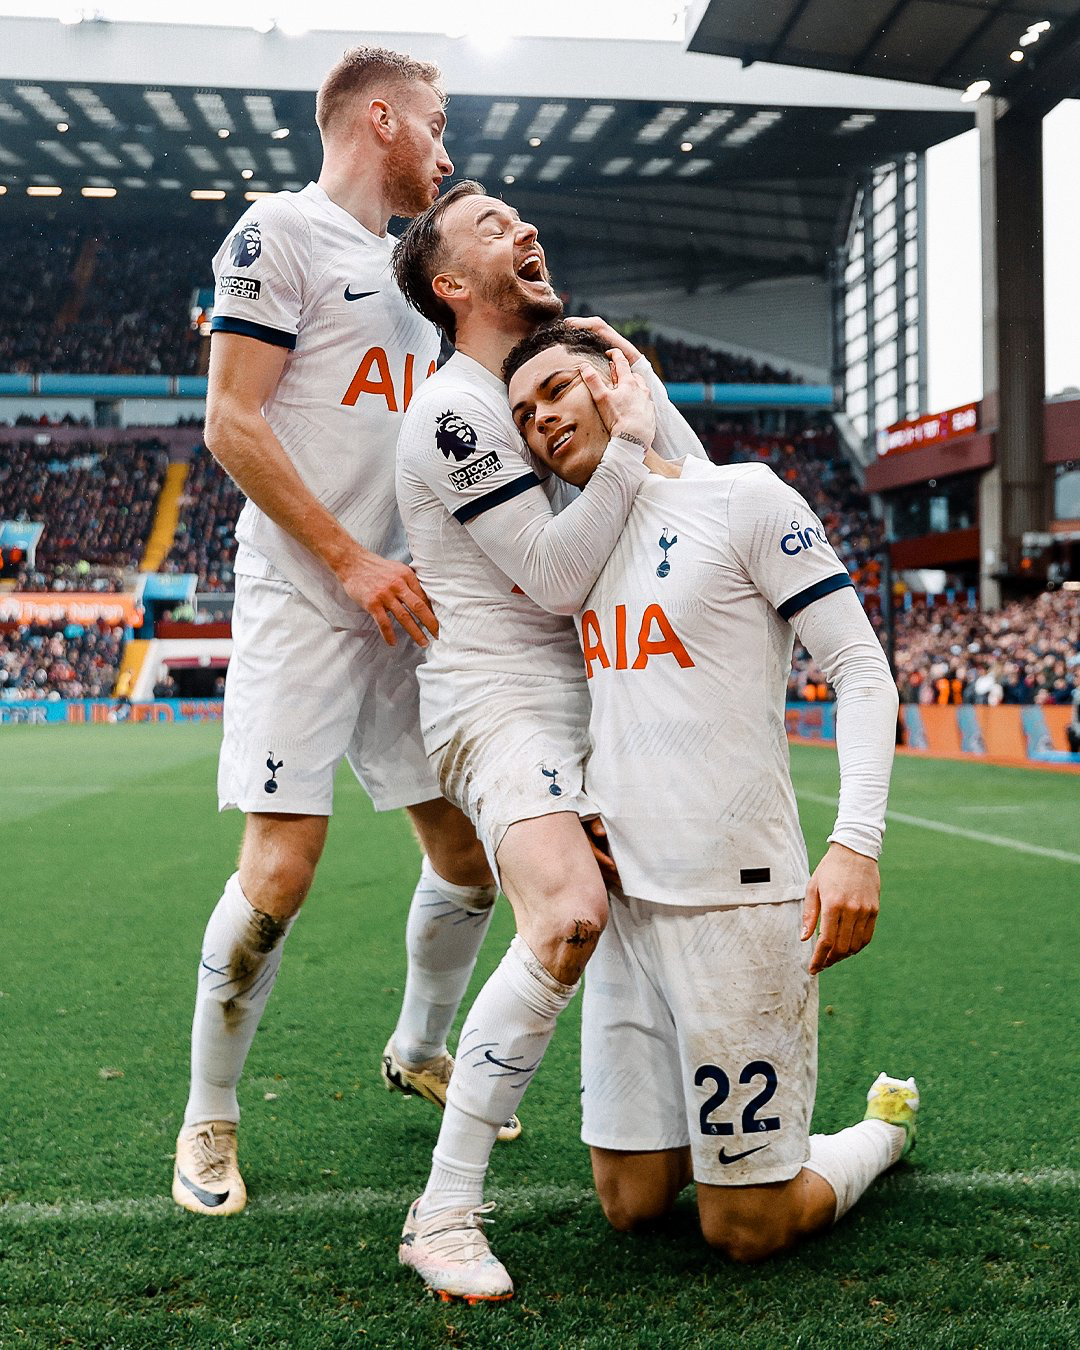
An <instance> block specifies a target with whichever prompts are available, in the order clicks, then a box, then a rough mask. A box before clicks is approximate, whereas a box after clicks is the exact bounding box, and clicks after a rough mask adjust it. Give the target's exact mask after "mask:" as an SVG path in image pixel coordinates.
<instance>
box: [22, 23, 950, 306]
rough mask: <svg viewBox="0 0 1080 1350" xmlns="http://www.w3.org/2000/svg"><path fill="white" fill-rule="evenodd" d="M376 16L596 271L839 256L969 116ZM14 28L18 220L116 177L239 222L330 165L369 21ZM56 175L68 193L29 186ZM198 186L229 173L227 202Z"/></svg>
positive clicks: (703, 277)
mask: <svg viewBox="0 0 1080 1350" xmlns="http://www.w3.org/2000/svg"><path fill="white" fill-rule="evenodd" d="M365 36H366V37H368V38H369V40H372V41H380V42H384V43H385V44H386V45H389V46H398V47H399V48H407V49H411V50H413V51H416V52H417V53H418V54H420V55H424V56H430V57H432V58H434V59H436V60H437V61H439V63H440V65H441V66H442V68H443V70H444V71H445V73H446V83H447V87H448V89H449V91H450V94H451V103H450V128H449V134H448V138H447V139H448V148H449V150H450V153H451V155H452V157H453V159H454V161H455V164H456V168H457V174H458V176H463V175H465V176H471V177H478V178H480V179H482V180H483V181H484V182H486V183H487V185H488V186H489V188H490V189H492V190H497V191H501V192H503V193H504V194H505V195H506V197H507V198H508V199H509V200H511V201H512V202H513V203H514V205H515V206H517V207H518V209H519V210H520V211H521V212H522V214H523V215H525V216H527V217H528V218H531V219H533V220H534V221H535V222H536V223H537V224H538V225H539V226H540V227H541V229H542V232H543V237H544V241H545V245H546V247H547V249H548V253H549V256H550V257H551V259H552V263H553V266H554V268H555V269H556V272H557V275H558V277H559V279H560V281H561V282H562V284H564V285H566V286H568V287H570V288H571V289H573V290H574V291H575V292H577V293H578V294H579V295H582V294H584V295H587V294H588V292H589V290H590V289H591V288H594V287H595V288H598V289H603V290H604V291H606V292H608V293H610V292H611V291H612V289H616V288H618V286H619V285H620V284H621V282H623V281H625V282H626V284H627V286H628V287H631V288H633V287H640V284H641V281H642V278H643V277H648V279H649V281H650V283H654V284H656V285H663V284H665V283H668V284H670V285H672V286H675V285H678V284H682V285H689V286H691V287H692V286H694V285H696V284H701V285H704V284H706V283H721V284H736V283H738V282H742V281H746V280H750V279H756V278H764V277H776V276H785V275H791V274H793V273H801V274H807V273H809V274H813V275H817V276H823V275H824V274H825V271H826V267H827V259H828V255H829V251H830V247H831V244H832V242H833V239H834V236H835V232H836V228H837V222H838V220H839V219H840V217H841V216H842V215H843V213H844V211H845V209H846V205H847V203H848V202H849V201H850V198H851V184H852V180H853V178H854V175H855V174H856V173H858V172H859V171H860V170H862V169H864V168H866V167H869V166H871V165H873V164H876V163H880V162H883V161H885V160H887V159H890V158H894V157H896V156H897V155H900V154H903V153H905V152H909V151H920V150H923V149H925V148H926V147H927V146H929V145H931V144H934V143H936V142H938V141H941V140H944V139H947V138H948V137H950V136H953V135H956V134H958V133H959V132H960V131H963V130H966V129H967V128H968V127H969V126H971V125H972V121H973V119H972V114H971V110H970V109H968V108H964V107H963V106H962V105H961V104H960V102H959V99H958V98H957V97H956V95H955V94H945V93H944V92H942V91H934V90H918V89H913V88H911V87H907V88H903V87H900V86H897V85H895V84H888V83H886V82H883V81H880V80H868V79H853V78H846V79H845V78H843V77H838V76H836V75H827V76H822V75H820V74H817V73H814V72H809V71H783V70H779V69H776V68H772V69H766V68H760V70H759V71H757V72H753V73H751V72H746V71H743V70H741V69H740V67H739V65H738V63H737V62H734V61H730V60H723V59H719V58H716V57H707V56H706V57H703V56H695V55H692V54H687V53H686V52H684V51H681V50H679V49H678V48H677V47H674V48H673V47H672V44H659V43H653V44H650V43H643V42H622V43H596V42H584V41H577V42H574V41H554V40H551V41H548V40H540V39H519V40H515V41H514V42H512V43H511V44H510V46H509V47H508V48H507V49H506V50H505V51H504V52H503V53H502V54H501V55H500V56H499V57H498V59H495V58H494V57H492V56H491V55H490V54H484V53H476V52H474V51H472V50H471V49H467V48H465V47H463V46H462V44H460V43H454V42H452V41H450V40H448V39H447V38H446V37H445V35H443V36H442V37H439V36H437V35H436V36H433V37H431V38H429V39H426V40H424V39H418V38H417V36H416V35H415V34H412V35H408V36H406V35H401V34H398V35H395V34H379V35H365ZM3 37H6V38H8V39H9V40H8V41H7V42H6V43H4V44H0V185H2V186H5V187H6V188H7V193H6V196H5V197H4V198H3V200H2V203H0V221H2V220H3V219H4V218H5V217H7V218H11V217H17V218H18V219H20V220H21V221H24V222H25V221H27V220H30V219H33V218H35V217H36V218H39V219H40V218H43V213H44V212H45V211H46V210H50V209H56V210H60V211H63V210H64V208H65V207H67V206H69V205H70V203H71V201H72V199H73V198H74V199H75V200H76V201H78V202H80V204H81V195H80V194H82V193H83V192H84V191H86V190H90V192H91V193H93V194H95V195H96V194H100V193H103V192H109V191H111V190H113V189H115V192H116V198H115V200H113V201H108V202H101V203H100V204H95V205H98V206H99V209H100V210H101V211H102V212H108V213H109V216H108V218H109V219H118V218H122V216H124V215H133V216H142V217H144V218H145V217H146V216H148V215H158V216H160V215H161V214H162V213H163V212H171V213H172V214H173V215H174V216H175V215H176V214H177V213H178V211H179V209H180V204H181V202H182V203H183V207H184V217H185V219H186V218H188V217H189V216H190V214H191V212H192V211H193V210H206V212H207V214H206V216H205V219H206V221H207V223H208V225H209V224H213V225H214V226H215V228H222V229H223V228H225V227H227V225H228V223H229V220H231V219H235V217H236V215H238V214H239V212H240V211H241V210H242V209H243V207H244V204H245V203H244V193H252V192H266V191H277V190H279V189H281V188H296V187H299V186H302V184H303V183H304V182H306V181H308V179H310V178H314V177H316V176H317V173H318V166H319V142H318V136H317V133H316V131H315V127H314V98H313V94H312V90H313V89H314V87H315V85H316V84H317V82H318V78H319V75H320V74H321V73H322V72H324V71H325V70H326V69H327V68H328V66H329V65H330V64H331V62H332V61H333V60H334V59H335V57H336V55H337V54H338V53H340V51H341V50H342V49H343V48H344V47H345V46H347V45H348V44H349V42H350V41H355V36H354V35H351V34H341V33H338V34H320V35H314V34H312V35H310V37H309V38H308V39H306V40H304V41H303V42H289V41H286V40H284V39H283V38H281V36H280V35H278V34H274V35H262V34H256V33H254V32H252V31H251V30H226V31H222V30H219V29H218V30H211V29H207V28H203V29H196V28H192V27H181V26H179V25H175V26H169V25H152V24H140V25H135V24H128V25H124V24H104V25H99V24H81V25H79V26H78V27H77V28H75V29H71V28H64V27H62V26H61V25H59V24H56V23H46V22H45V21H40V20H39V21H17V20H6V21H0V38H3ZM193 70H198V72H199V83H195V82H194V81H193V80H192V79H191V77H190V72H191V71H193ZM136 71H137V72H138V73H139V80H140V82H134V81H133V80H132V75H133V73H134V72H136ZM46 74H48V76H49V78H43V77H44V76H45V75H46ZM93 76H97V78H92V77H93ZM164 76H168V78H162V77H164ZM88 77H90V78H88ZM211 77H216V78H211ZM143 80H145V81H147V83H145V84H144V83H142V82H141V81H143ZM583 90H589V91H590V95H591V96H589V97H582V96H581V94H582V91H583ZM645 91H647V92H648V94H649V97H648V98H642V97H639V94H641V93H642V92H645ZM61 127H62V128H65V129H64V130H61V129H60V128H61ZM684 147H688V148H684ZM43 188H52V189H53V190H54V191H55V189H57V188H59V189H60V191H61V193H62V200H60V201H54V202H52V203H51V204H50V202H42V201H40V200H38V196H37V195H36V194H35V196H33V197H28V195H27V189H43ZM192 192H202V193H208V194H217V195H218V197H219V198H220V201H219V204H218V206H217V208H216V210H215V208H214V206H213V204H212V202H208V203H207V204H206V205H205V206H204V205H198V206H196V205H195V204H193V203H191V202H190V200H189V194H190V193H192ZM113 213H116V214H115V215H114V214H113ZM226 216H227V217H228V219H225V218H224V217H226Z"/></svg>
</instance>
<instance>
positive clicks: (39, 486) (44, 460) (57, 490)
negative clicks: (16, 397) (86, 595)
mask: <svg viewBox="0 0 1080 1350" xmlns="http://www.w3.org/2000/svg"><path fill="white" fill-rule="evenodd" d="M167 463H168V455H167V453H166V451H165V449H164V447H163V446H162V444H161V442H160V441H158V440H156V439H155V438H154V437H152V436H149V437H147V436H144V437H141V438H138V439H131V440H121V441H117V442H115V443H113V444H111V445H110V446H109V447H108V449H107V450H105V451H103V450H102V448H101V447H100V446H98V445H94V444H92V443H91V442H82V441H78V442H73V443H71V444H70V445H57V444H53V443H49V444H45V445H38V444H36V443H35V441H33V440H30V439H27V440H20V441H17V442H14V443H12V444H9V445H7V446H6V447H5V449H4V454H3V457H2V458H0V520H33V521H41V522H42V523H43V524H44V526H45V529H44V532H43V533H42V536H41V540H40V542H39V544H38V547H37V558H36V563H35V566H34V567H33V568H26V569H24V572H23V575H22V576H21V577H20V578H19V583H18V585H19V589H20V590H35V591H48V590H115V589H116V588H117V587H118V586H122V584H123V569H124V568H133V567H136V566H138V563H139V561H140V559H141V558H142V555H143V551H144V549H145V547H146V540H147V536H148V535H149V532H150V526H151V523H152V522H153V518H154V508H155V505H156V503H157V498H158V494H159V493H160V491H161V485H162V482H163V480H164V474H165V468H166V465H167Z"/></svg>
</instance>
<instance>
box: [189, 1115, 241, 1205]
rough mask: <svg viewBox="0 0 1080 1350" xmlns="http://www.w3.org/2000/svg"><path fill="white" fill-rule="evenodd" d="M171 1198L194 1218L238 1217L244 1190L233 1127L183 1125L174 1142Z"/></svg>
mask: <svg viewBox="0 0 1080 1350" xmlns="http://www.w3.org/2000/svg"><path fill="white" fill-rule="evenodd" d="M172 1197H173V1199H174V1200H175V1201H176V1203H177V1204H178V1205H182V1206H183V1207H184V1209H190V1210H191V1212H192V1213H193V1214H239V1213H240V1211H241V1210H242V1209H243V1208H244V1206H245V1205H246V1204H247V1187H246V1186H245V1185H244V1178H243V1177H242V1176H241V1175H240V1167H239V1165H238V1163H237V1161H236V1125H235V1124H234V1123H233V1121H231V1120H204V1121H200V1122H199V1123H198V1124H197V1125H185V1126H184V1128H183V1129H182V1130H181V1131H180V1133H179V1135H178V1136H177V1139H176V1166H175V1167H174V1168H173V1182H172Z"/></svg>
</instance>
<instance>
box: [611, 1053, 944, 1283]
mask: <svg viewBox="0 0 1080 1350" xmlns="http://www.w3.org/2000/svg"><path fill="white" fill-rule="evenodd" d="M867 1102H868V1106H867V1112H866V1117H865V1119H863V1120H861V1121H860V1122H859V1123H858V1124H857V1125H852V1126H850V1127H849V1128H848V1129H846V1130H841V1131H840V1132H839V1133H838V1134H815V1135H811V1136H810V1160H809V1162H808V1163H807V1165H806V1166H805V1167H803V1169H802V1170H801V1171H800V1172H799V1174H798V1176H796V1177H793V1178H792V1179H791V1180H790V1181H778V1182H772V1183H770V1184H767V1185H761V1186H710V1185H707V1184H706V1183H704V1182H698V1183H697V1202H698V1215H699V1217H700V1220H701V1231H702V1235H703V1236H704V1238H705V1240H706V1242H708V1243H709V1245H710V1246H712V1247H716V1248H717V1249H718V1250H720V1251H722V1252H723V1253H724V1254H725V1256H728V1257H729V1258H730V1259H731V1260H733V1261H739V1262H754V1261H763V1260H765V1259H766V1258H767V1257H770V1256H774V1255H776V1254H777V1253H778V1252H782V1251H786V1250H788V1249H789V1248H791V1247H794V1246H796V1245H797V1244H798V1243H799V1242H801V1241H802V1240H803V1239H804V1238H807V1237H809V1236H810V1235H811V1234H812V1233H817V1232H820V1231H821V1230H823V1229H826V1228H831V1227H832V1225H833V1224H834V1223H835V1222H836V1221H837V1220H838V1219H840V1218H842V1217H843V1215H844V1214H846V1213H847V1211H848V1210H849V1209H850V1208H851V1207H852V1205H854V1204H855V1202H856V1201H857V1200H858V1199H859V1197H860V1196H861V1195H862V1194H863V1193H864V1192H865V1191H866V1189H867V1188H868V1187H869V1185H870V1184H871V1182H872V1181H874V1179H875V1178H876V1177H878V1176H880V1175H881V1173H882V1172H885V1171H887V1170H888V1168H890V1167H891V1166H893V1164H894V1163H896V1162H898V1161H899V1160H900V1158H901V1157H903V1156H904V1155H905V1154H906V1153H908V1152H909V1151H910V1150H911V1148H912V1147H913V1146H914V1142H915V1125H916V1117H917V1113H918V1108H919V1093H918V1088H917V1087H916V1086H915V1081H914V1079H910V1078H909V1079H907V1080H906V1081H905V1082H901V1081H900V1080H899V1079H893V1078H889V1077H887V1076H886V1075H885V1074H881V1075H880V1076H879V1077H878V1079H877V1080H876V1081H875V1082H874V1084H873V1085H872V1086H871V1088H870V1091H869V1093H868V1094H867ZM590 1154H591V1156H592V1164H593V1177H594V1179H595V1181H596V1190H597V1194H598V1196H599V1198H600V1203H601V1206H602V1207H603V1210H604V1214H605V1216H606V1217H607V1219H608V1222H609V1223H610V1224H611V1225H612V1227H613V1228H617V1229H619V1230H620V1231H622V1232H630V1231H632V1230H633V1229H635V1228H638V1227H640V1226H642V1225H644V1224H647V1223H649V1222H651V1221H653V1220H655V1219H657V1218H660V1217H661V1216H662V1215H663V1214H666V1213H667V1212H668V1211H669V1210H670V1209H671V1207H672V1205H673V1204H674V1203H675V1198H676V1196H677V1195H678V1193H679V1191H680V1190H681V1189H682V1187H683V1186H684V1185H686V1183H687V1182H688V1181H689V1180H690V1179H691V1171H692V1169H691V1160H690V1150H689V1148H682V1149H667V1150H662V1151H657V1152H655V1153H629V1152H625V1153H624V1152H618V1151H615V1150H612V1149H600V1148H592V1149H590Z"/></svg>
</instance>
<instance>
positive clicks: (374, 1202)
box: [0, 1167, 1080, 1229]
mask: <svg viewBox="0 0 1080 1350" xmlns="http://www.w3.org/2000/svg"><path fill="white" fill-rule="evenodd" d="M889 1180H890V1181H892V1182H894V1183H895V1184H896V1186H897V1187H898V1188H899V1189H905V1190H906V1189H907V1188H909V1187H914V1188H915V1189H916V1190H920V1191H921V1190H931V1191H970V1190H984V1191H995V1190H1001V1191H1024V1190H1060V1189H1070V1188H1080V1170H1078V1169H1076V1168H1068V1167H1060V1168H1042V1169H1037V1170H1033V1171H1030V1172H980V1171H974V1172H921V1171H917V1170H912V1171H906V1172H903V1173H901V1174H900V1175H898V1176H896V1177H891V1178H889ZM415 1198H416V1195H415V1192H414V1191H376V1190H370V1189H361V1190H353V1191H315V1192H307V1193H305V1192H300V1193H298V1194H295V1195H263V1196H256V1197H255V1198H253V1199H252V1201H251V1204H250V1206H249V1208H248V1210H247V1213H248V1214H249V1215H250V1216H251V1217H252V1218H258V1217H259V1215H262V1214H273V1215H288V1214H369V1213H373V1212H376V1211H381V1210H387V1209H390V1210H400V1211H401V1212H402V1213H404V1212H405V1210H406V1209H407V1208H408V1206H409V1205H410V1203H411V1202H412V1201H413V1200H414V1199H415ZM491 1198H492V1199H493V1200H496V1201H497V1202H498V1203H499V1204H501V1205H503V1206H504V1207H505V1209H506V1211H507V1213H509V1214H517V1213H522V1212H524V1213H527V1212H530V1211H532V1212H534V1213H536V1212H541V1211H543V1210H555V1209H559V1208H563V1207H565V1206H568V1205H572V1206H574V1207H579V1206H581V1205H594V1204H595V1203H596V1195H595V1193H594V1192H593V1190H592V1189H591V1188H590V1187H581V1186H553V1185H549V1186H518V1187H512V1188H510V1187H508V1188H506V1189H500V1190H493V1191H492V1192H491ZM174 1218H181V1219H182V1218H183V1215H182V1211H181V1210H180V1209H179V1208H178V1206H176V1205H175V1204H174V1203H173V1201H172V1199H171V1198H170V1197H169V1196H167V1195H149V1196H138V1197H136V1196H130V1197H127V1198H124V1199H121V1200H69V1201H62V1202H60V1203H58V1204H55V1205H45V1204H33V1203H27V1202H21V1201H20V1202H15V1203H12V1204H7V1205H0V1229H2V1228H3V1226H4V1224H5V1223H7V1224H12V1225H19V1226H23V1225H27V1224H39V1223H80V1222H86V1221H88V1220H92V1221H93V1222H101V1221H103V1220H107V1219H136V1220H138V1221H139V1222H142V1223H154V1222H161V1221H162V1220H166V1219H168V1220H171V1219H174ZM185 1222H186V1220H185ZM240 1222H244V1220H240Z"/></svg>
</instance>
